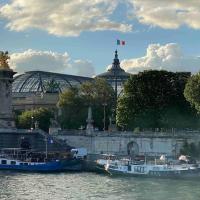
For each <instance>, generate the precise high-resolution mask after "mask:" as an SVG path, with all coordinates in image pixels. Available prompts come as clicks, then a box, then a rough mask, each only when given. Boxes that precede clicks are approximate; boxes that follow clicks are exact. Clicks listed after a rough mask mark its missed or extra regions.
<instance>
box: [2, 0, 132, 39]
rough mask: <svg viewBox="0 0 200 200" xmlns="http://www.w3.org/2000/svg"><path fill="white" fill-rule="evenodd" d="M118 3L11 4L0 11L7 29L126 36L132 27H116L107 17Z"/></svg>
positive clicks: (26, 0) (32, 0)
mask: <svg viewBox="0 0 200 200" xmlns="http://www.w3.org/2000/svg"><path fill="white" fill-rule="evenodd" d="M119 2H120V0H115V1H108V0H87V1H84V0H76V1H75V0H42V1H41V0H12V1H11V2H10V3H7V4H4V5H3V6H1V7H0V17H2V18H5V19H7V21H8V23H7V28H9V29H10V30H15V31H24V30H26V29H29V28H36V29H41V30H45V31H47V32H48V33H50V34H53V35H57V36H78V35H79V34H80V33H81V32H83V31H103V30H114V31H120V32H130V31H131V30H132V25H129V24H126V23H118V22H116V21H113V20H111V19H110V16H111V15H112V14H113V12H114V11H115V9H116V7H117V6H118V5H119Z"/></svg>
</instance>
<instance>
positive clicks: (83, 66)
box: [72, 60, 95, 77]
mask: <svg viewBox="0 0 200 200" xmlns="http://www.w3.org/2000/svg"><path fill="white" fill-rule="evenodd" d="M72 68H73V69H74V70H75V71H76V75H79V76H83V74H84V75H85V76H88V77H92V76H94V75H95V71H94V66H93V64H92V63H91V62H90V61H86V60H75V61H74V62H73V63H72Z"/></svg>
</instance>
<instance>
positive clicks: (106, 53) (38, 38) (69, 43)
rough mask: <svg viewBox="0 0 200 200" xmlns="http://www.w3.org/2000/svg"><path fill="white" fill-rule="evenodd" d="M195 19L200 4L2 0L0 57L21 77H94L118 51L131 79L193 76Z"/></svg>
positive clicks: (197, 40) (197, 42)
mask: <svg viewBox="0 0 200 200" xmlns="http://www.w3.org/2000/svg"><path fill="white" fill-rule="evenodd" d="M199 19H200V0H181V1H180V0H112V1H110V0H76V1H74V0H0V50H1V51H9V53H10V57H11V59H10V61H9V62H10V66H11V68H13V69H14V70H15V71H17V72H18V73H24V72H25V71H30V70H44V71H51V72H57V73H65V74H74V75H81V76H89V77H92V76H94V75H97V74H100V73H103V72H105V71H106V70H107V68H108V66H109V65H110V64H112V61H113V58H114V51H115V50H116V49H117V50H118V54H119V59H120V61H121V67H122V68H123V69H125V70H126V71H127V72H129V73H133V74H135V73H138V72H140V71H143V70H147V69H157V70H161V69H163V70H168V71H174V72H176V71H190V72H192V73H197V72H198V71H199V70H200V20H199ZM117 39H119V40H124V41H125V42H126V45H124V46H122V45H116V44H117V43H116V41H117Z"/></svg>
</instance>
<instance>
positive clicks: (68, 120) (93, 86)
mask: <svg viewBox="0 0 200 200" xmlns="http://www.w3.org/2000/svg"><path fill="white" fill-rule="evenodd" d="M113 97H114V91H113V89H112V87H111V86H110V85H109V84H108V83H107V82H106V81H105V80H104V79H100V78H96V79H95V80H94V81H93V82H85V83H83V84H82V85H81V87H80V88H79V89H77V88H71V89H69V90H67V91H65V92H64V93H62V94H61V95H60V100H59V103H58V106H59V107H60V108H61V109H62V116H61V119H60V120H61V124H62V127H63V128H68V129H77V128H80V126H86V119H87V111H88V106H92V114H93V119H94V125H95V127H98V128H99V129H102V128H103V117H104V112H103V105H105V108H106V120H107V124H108V116H109V115H110V113H111V107H112V104H113V99H114V98H113Z"/></svg>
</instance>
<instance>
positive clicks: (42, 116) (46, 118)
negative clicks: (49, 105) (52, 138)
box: [17, 108, 54, 131]
mask: <svg viewBox="0 0 200 200" xmlns="http://www.w3.org/2000/svg"><path fill="white" fill-rule="evenodd" d="M53 117H54V116H53V112H52V111H50V110H49V109H46V108H38V109H35V110H30V111H24V112H22V113H21V114H20V115H19V116H18V120H17V121H18V123H17V126H18V128H26V129H30V128H31V127H32V126H33V123H34V122H36V121H37V122H38V123H39V128H41V129H42V130H44V131H48V129H49V126H50V119H51V118H53Z"/></svg>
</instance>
